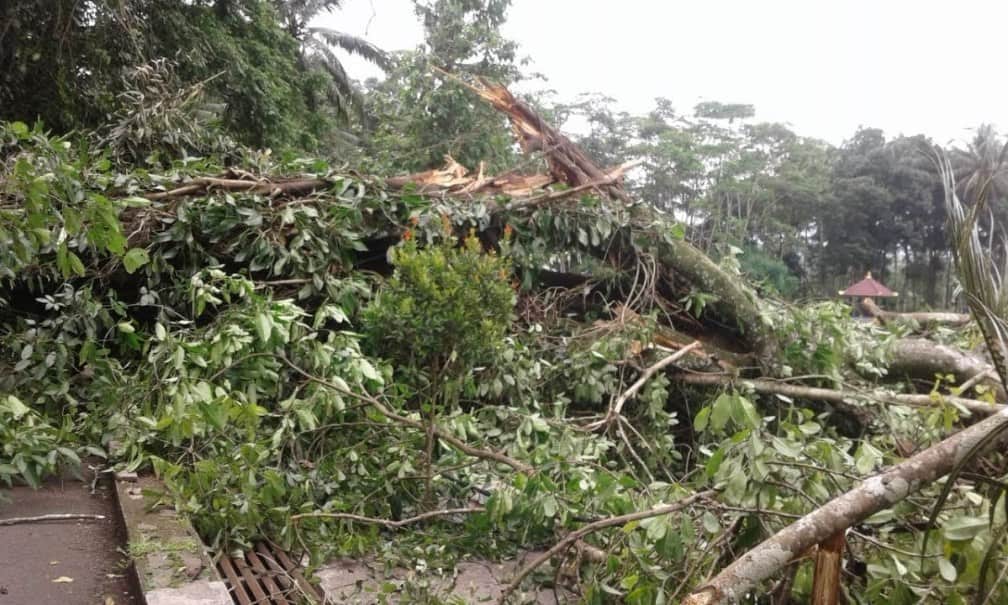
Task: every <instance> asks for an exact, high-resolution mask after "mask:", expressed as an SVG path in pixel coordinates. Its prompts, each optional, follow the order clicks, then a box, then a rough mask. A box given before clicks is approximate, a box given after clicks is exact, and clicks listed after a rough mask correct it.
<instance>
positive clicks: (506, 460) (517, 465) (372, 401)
mask: <svg viewBox="0 0 1008 605" xmlns="http://www.w3.org/2000/svg"><path fill="white" fill-rule="evenodd" d="M277 358H278V359H280V360H281V361H283V362H284V363H285V364H287V366H288V367H290V368H291V369H292V370H294V371H295V372H297V373H298V374H301V375H302V376H304V377H305V378H307V379H308V380H311V381H312V382H317V383H318V384H321V385H323V386H326V387H329V388H330V389H333V390H335V391H337V392H339V393H342V394H344V395H347V396H348V397H353V398H355V399H357V400H359V401H363V402H366V403H368V404H369V405H371V406H373V407H374V408H375V409H377V410H378V411H379V412H381V413H382V415H383V416H385V417H386V418H390V419H392V420H394V421H396V422H398V423H399V424H403V425H406V426H409V427H412V428H415V429H418V430H421V431H426V430H427V426H426V425H425V424H424V423H423V422H421V421H419V420H414V419H412V418H407V417H406V416H400V415H399V414H396V413H395V412H393V411H392V410H391V409H390V408H389V407H388V406H386V405H385V404H384V403H382V402H381V401H378V399H376V398H374V397H372V396H370V395H362V394H361V393H355V392H353V391H350V390H348V389H344V388H343V387H341V386H339V385H338V384H336V383H333V382H329V381H328V380H325V379H323V378H319V377H318V376H315V375H313V374H310V373H308V372H306V371H305V370H303V369H301V367H300V366H298V365H297V364H295V363H294V362H293V361H291V360H290V359H288V358H287V357H286V356H284V355H277ZM434 434H435V435H437V437H438V439H440V440H441V441H444V442H445V443H447V444H449V445H451V446H452V447H454V448H455V449H457V450H459V451H461V452H463V453H465V454H468V455H470V456H473V457H474V458H482V459H483V460H493V461H494V462H500V463H501V464H506V465H507V466H510V467H511V468H513V469H515V470H516V471H518V472H521V473H525V474H527V475H531V474H533V473H535V469H534V468H532V467H531V466H530V465H528V464H525V463H524V462H522V461H520V460H515V459H514V458H512V457H510V456H506V455H504V454H500V453H498V452H494V451H491V450H485V449H481V448H478V447H473V446H471V445H469V444H468V443H466V442H464V441H462V440H461V439H459V438H457V437H455V436H453V435H449V434H448V433H446V432H444V431H443V430H442V429H440V428H438V427H437V426H435V427H434Z"/></svg>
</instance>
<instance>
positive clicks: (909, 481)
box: [683, 409, 1008, 605]
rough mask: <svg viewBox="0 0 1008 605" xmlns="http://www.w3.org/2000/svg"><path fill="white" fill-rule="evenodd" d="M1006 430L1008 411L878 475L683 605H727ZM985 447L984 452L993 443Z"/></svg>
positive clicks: (775, 538)
mask: <svg viewBox="0 0 1008 605" xmlns="http://www.w3.org/2000/svg"><path fill="white" fill-rule="evenodd" d="M1005 427H1008V409H1002V410H1001V411H1000V412H998V413H997V414H994V415H993V416H991V417H990V418H987V419H986V420H984V421H982V422H978V423H977V424H974V425H973V426H970V427H969V428H966V429H963V430H962V431H959V432H958V433H956V434H955V435H952V436H951V437H949V438H948V439H945V440H944V441H942V442H940V443H937V444H935V445H933V446H931V447H929V448H928V449H926V450H924V451H923V452H921V453H919V454H917V455H916V456H913V457H912V458H909V459H907V460H905V461H903V462H901V463H900V464H897V465H895V466H893V467H892V468H890V469H889V470H887V471H885V472H882V473H879V474H878V475H875V476H873V477H871V478H869V479H866V480H865V481H862V482H861V484H860V485H858V486H857V487H856V488H854V489H852V490H851V491H849V492H847V493H845V494H842V495H840V496H838V497H836V498H834V499H833V500H831V501H830V502H828V503H826V504H824V505H823V506H821V507H819V508H818V509H816V510H814V511H812V512H811V513H809V514H807V515H805V516H804V517H802V518H801V519H799V520H797V521H795V522H794V523H792V524H791V525H789V526H787V527H785V528H784V529H782V530H781V531H779V532H777V533H776V534H774V535H773V536H771V537H770V538H768V539H767V540H764V541H763V542H762V543H760V544H759V545H758V546H756V547H755V548H753V549H752V550H750V551H749V552H747V553H745V554H744V555H742V556H741V557H739V558H738V559H736V560H735V562H734V563H732V564H731V565H729V566H728V567H726V568H725V569H723V570H722V571H721V572H720V573H719V574H717V575H716V576H714V577H713V578H711V579H710V580H709V581H707V582H706V583H704V584H703V585H701V586H700V587H698V588H697V589H696V590H695V591H693V592H692V593H691V594H690V595H689V596H687V597H686V598H685V599H684V600H683V605H714V604H716V603H731V602H735V601H738V600H739V599H741V598H743V597H745V595H747V594H750V593H752V591H754V590H755V589H756V588H757V587H758V586H759V584H760V583H761V582H763V581H764V580H766V579H768V578H770V577H771V576H773V575H774V574H775V573H777V572H778V571H780V570H782V569H784V567H786V566H787V565H788V564H789V563H790V562H791V561H792V560H793V559H795V558H797V557H799V556H801V555H802V553H804V552H806V551H807V550H808V549H810V548H812V547H813V546H815V545H817V544H820V543H822V542H824V541H825V540H827V539H828V538H829V537H830V536H835V535H836V534H837V533H839V532H842V531H843V530H845V529H846V528H848V527H851V526H853V525H856V524H858V523H860V522H862V521H864V520H865V519H867V518H868V517H870V516H871V515H873V514H875V513H877V512H878V511H880V510H884V509H886V508H889V507H891V506H892V505H893V504H895V503H897V502H899V501H901V500H903V499H904V498H906V497H907V496H908V495H910V494H912V493H914V492H916V491H917V490H918V489H920V488H921V487H922V486H924V485H927V484H929V483H931V482H933V481H936V480H938V479H940V478H941V477H944V476H945V475H947V474H948V473H950V472H951V471H952V470H953V469H954V468H956V467H957V466H958V465H959V464H960V463H962V462H963V461H964V460H965V458H966V456H967V455H968V454H970V453H971V452H973V451H974V450H975V449H976V448H977V447H978V446H979V445H980V444H981V443H983V441H984V439H985V438H988V437H989V436H990V435H991V434H994V433H995V432H996V431H1003V430H1004V429H1005ZM994 441H995V443H988V444H987V446H986V447H985V448H983V449H984V451H986V450H989V449H990V448H991V447H992V446H993V445H995V444H996V443H997V442H1000V441H1003V439H996V440H994Z"/></svg>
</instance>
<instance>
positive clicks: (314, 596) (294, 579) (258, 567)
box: [217, 542, 322, 605]
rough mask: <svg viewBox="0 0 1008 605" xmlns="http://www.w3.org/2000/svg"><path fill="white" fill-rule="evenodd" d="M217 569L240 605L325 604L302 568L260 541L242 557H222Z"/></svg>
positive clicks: (229, 591)
mask: <svg viewBox="0 0 1008 605" xmlns="http://www.w3.org/2000/svg"><path fill="white" fill-rule="evenodd" d="M217 569H218V571H220V575H221V577H223V578H224V582H225V584H227V588H228V593H230V595H231V599H232V600H233V601H234V602H235V603H237V604H238V605H300V604H302V603H322V595H321V594H320V593H319V591H318V589H316V588H315V587H314V586H312V585H311V584H310V583H309V582H308V580H307V579H306V578H305V576H304V574H303V573H302V572H301V567H300V566H299V565H297V564H295V563H294V561H292V560H291V558H290V555H288V554H287V553H285V552H284V551H283V550H281V549H280V548H278V547H277V546H276V545H275V544H272V543H268V542H259V543H258V544H256V545H255V547H254V548H253V549H252V550H249V551H246V552H245V553H243V554H242V556H240V557H231V556H229V555H227V554H224V555H221V557H220V559H218V561H217Z"/></svg>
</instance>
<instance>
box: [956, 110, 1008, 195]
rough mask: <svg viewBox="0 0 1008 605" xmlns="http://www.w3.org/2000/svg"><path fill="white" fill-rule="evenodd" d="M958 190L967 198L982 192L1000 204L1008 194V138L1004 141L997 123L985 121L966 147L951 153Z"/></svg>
mask: <svg viewBox="0 0 1008 605" xmlns="http://www.w3.org/2000/svg"><path fill="white" fill-rule="evenodd" d="M951 155H952V157H951V163H952V166H953V167H954V172H955V175H954V176H955V180H956V182H958V183H959V188H958V191H959V193H960V195H961V196H962V197H963V198H964V199H967V200H975V199H977V198H978V197H980V195H981V192H982V191H983V192H984V195H985V196H986V198H987V199H988V201H990V202H992V203H993V204H997V203H998V202H1000V201H1001V200H1003V199H1004V198H1005V194H1008V164H1006V161H1008V142H1002V140H1001V137H1000V136H998V133H997V131H996V130H994V127H993V126H991V125H990V124H981V125H980V127H979V128H977V130H976V134H974V136H973V140H971V141H970V142H969V144H967V146H966V148H965V149H954V150H952V153H951Z"/></svg>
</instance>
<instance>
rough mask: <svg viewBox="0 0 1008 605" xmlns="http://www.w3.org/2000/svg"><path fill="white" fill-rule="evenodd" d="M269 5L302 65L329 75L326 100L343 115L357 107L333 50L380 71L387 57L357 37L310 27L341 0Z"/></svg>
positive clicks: (288, 1)
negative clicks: (293, 43)
mask: <svg viewBox="0 0 1008 605" xmlns="http://www.w3.org/2000/svg"><path fill="white" fill-rule="evenodd" d="M273 4H274V6H275V7H276V10H277V13H278V14H279V15H280V19H281V23H282V24H283V26H284V28H285V29H286V30H287V32H288V33H289V34H290V35H291V36H292V37H294V38H295V39H296V40H298V41H299V42H300V43H301V61H302V64H303V66H304V67H305V68H308V69H311V68H320V69H322V70H324V71H325V72H327V73H328V74H329V76H330V78H331V81H332V85H331V87H330V89H329V91H328V93H329V100H330V102H331V103H332V104H333V105H334V106H335V107H336V110H337V112H338V113H340V114H342V115H344V116H345V115H346V114H347V113H349V110H350V109H351V108H359V107H360V106H361V102H360V101H361V100H360V92H359V91H358V90H357V88H356V87H355V86H354V83H353V81H352V80H351V79H350V77H349V76H348V75H347V72H346V70H345V69H344V68H343V64H342V62H341V61H340V60H339V57H338V56H337V55H336V49H340V50H343V51H346V52H348V53H351V54H355V55H358V56H360V57H363V58H364V59H366V60H368V61H370V62H372V63H374V64H375V65H377V66H378V67H380V68H382V69H388V68H389V66H390V60H389V56H388V54H386V53H385V51H383V50H382V49H380V48H378V47H377V46H375V45H374V44H371V43H370V42H368V41H367V40H365V39H363V38H360V37H358V36H354V35H351V34H348V33H346V32H342V31H338V30H335V29H331V28H328V27H318V26H313V25H310V23H311V21H312V20H313V19H314V18H315V17H317V16H318V15H320V14H322V13H326V12H329V11H332V10H336V9H339V8H341V7H342V5H343V0H273Z"/></svg>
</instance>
